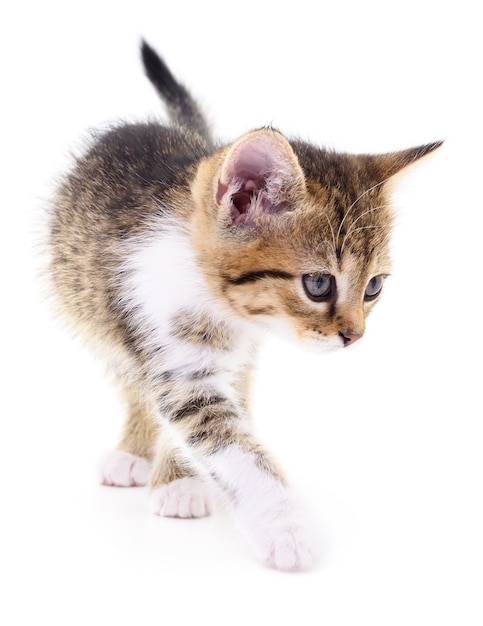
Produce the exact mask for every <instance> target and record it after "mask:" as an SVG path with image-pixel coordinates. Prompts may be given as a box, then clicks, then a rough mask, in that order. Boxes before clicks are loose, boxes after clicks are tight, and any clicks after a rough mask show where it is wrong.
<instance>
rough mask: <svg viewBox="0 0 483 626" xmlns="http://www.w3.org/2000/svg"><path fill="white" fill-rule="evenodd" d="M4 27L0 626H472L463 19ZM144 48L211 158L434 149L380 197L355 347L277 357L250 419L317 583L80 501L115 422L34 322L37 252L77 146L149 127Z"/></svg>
mask: <svg viewBox="0 0 483 626" xmlns="http://www.w3.org/2000/svg"><path fill="white" fill-rule="evenodd" d="M12 6H14V5H13V4H10V8H5V7H4V8H3V9H2V18H1V27H0V28H1V31H2V32H1V37H0V46H1V50H0V52H1V56H0V63H1V68H2V69H1V72H2V73H1V100H0V106H1V113H2V114H1V140H0V150H1V159H2V163H1V180H2V184H1V224H2V228H1V230H0V237H1V246H0V250H1V254H2V260H1V271H2V306H1V309H0V311H1V312H0V315H1V320H2V325H1V331H2V342H1V346H2V347H1V354H2V363H3V373H2V378H1V380H2V409H1V410H2V415H1V420H0V429H1V433H0V447H1V448H0V462H1V468H0V477H1V478H0V481H1V483H0V484H1V491H0V493H1V498H2V506H1V518H0V526H1V528H0V541H1V546H0V548H1V553H0V570H1V574H2V577H3V580H2V582H1V596H2V599H1V601H0V622H1V623H2V624H6V625H7V624H8V625H9V626H10V625H17V624H22V625H23V624H34V623H49V624H51V625H66V624H68V625H77V624H82V625H84V624H92V625H94V626H97V625H98V624H99V625H100V624H116V625H118V624H119V625H124V624H134V623H135V624H158V623H159V624H165V623H166V624H168V623H177V624H191V623H194V620H197V621H199V622H201V623H202V624H205V623H210V624H215V625H221V624H235V625H237V624H247V623H248V624H321V625H322V624H323V625H327V626H336V625H351V626H353V625H357V624H361V623H370V624H372V625H374V626H375V625H381V626H382V625H384V626H387V625H391V626H394V625H399V624H404V625H407V624H411V626H419V625H421V626H422V625H424V626H427V625H429V624H438V625H446V624H451V625H453V624H454V625H458V626H459V625H462V624H464V625H465V626H471V625H481V624H482V623H483V606H482V603H483V598H482V596H483V593H482V592H483V584H482V583H483V574H482V568H483V565H482V563H483V541H482V530H483V512H482V478H483V460H482V454H481V450H482V436H483V428H482V418H483V411H482V401H481V358H482V342H481V334H482V331H483V329H482V313H481V282H482V276H481V274H482V273H481V269H482V262H481V258H482V256H481V232H482V230H481V226H482V218H481V215H482V209H483V207H482V193H481V182H480V181H481V165H482V164H481V145H482V144H481V142H482V127H481V111H482V105H483V102H482V96H481V63H482V59H483V49H482V45H481V43H480V42H481V29H480V28H479V24H481V18H480V12H479V9H478V7H477V3H476V2H470V1H468V0H461V1H460V2H458V3H450V2H440V1H434V2H431V1H428V0H416V1H414V0H407V1H405V2H400V3H391V2H387V1H386V2H382V1H381V2H377V1H375V0H367V1H365V2H358V1H356V0H348V1H344V0H341V1H339V2H319V3H317V2H315V1H313V0H310V1H308V0H298V2H296V3H285V4H284V3H282V2H279V1H277V2H275V1H270V2H263V0H259V1H257V2H254V1H252V0H246V1H244V2H235V3H228V2H226V1H224V2H216V1H215V0H205V1H203V2H195V1H194V0H187V1H186V2H181V1H179V2H173V1H171V2H169V3H168V2H162V1H161V0H159V1H157V2H148V1H147V0H139V1H138V2H136V3H125V2H120V1H117V2H102V1H100V0H96V1H95V2H94V1H90V0H86V1H84V2H82V3H80V2H79V3H75V4H74V3H67V2H64V3H60V2H59V3H57V2H49V1H44V2H18V3H16V4H15V8H11V7H12ZM477 11H478V12H477ZM142 36H144V37H146V39H147V40H148V41H149V42H150V43H151V44H152V45H153V46H154V47H156V48H157V49H158V51H159V52H160V53H162V54H163V55H164V56H165V58H166V60H167V61H168V62H169V63H170V65H171V67H172V68H173V70H174V71H175V73H177V75H178V76H179V77H180V78H181V79H182V80H183V81H184V82H185V83H186V84H188V85H189V86H190V88H192V90H193V92H194V93H195V94H196V95H197V96H198V97H199V98H200V100H201V102H202V103H203V105H204V107H205V109H206V111H207V112H208V114H209V116H210V119H211V120H212V121H213V125H214V128H215V130H216V133H217V134H218V135H219V136H221V137H222V138H224V139H227V140H228V139H232V138H235V137H236V136H237V135H239V134H241V133H243V132H244V131H246V130H249V129H251V128H253V127H257V126H261V125H264V124H267V123H273V124H274V125H275V126H277V127H279V128H281V129H282V130H284V131H285V132H286V133H288V134H292V135H293V134H297V135H299V136H301V137H302V138H304V139H310V140H312V141H313V142H314V143H318V144H321V145H328V146H331V147H335V148H338V149H341V150H349V151H354V152H356V151H362V152H377V151H384V150H394V149H400V148H404V147H408V146H410V145H417V144H420V143H425V142H428V141H433V140H436V139H440V138H446V139H447V141H446V144H445V147H444V149H442V150H441V151H440V152H439V153H438V154H435V155H434V156H433V157H432V158H430V159H428V160H426V162H425V163H424V164H421V166H420V167H419V168H418V169H417V170H414V171H413V173H411V174H410V175H408V176H407V177H406V178H405V180H404V181H403V182H402V183H401V186H400V188H399V190H398V193H397V197H396V198H395V200H396V203H397V206H398V207H399V210H400V219H399V224H398V229H397V233H396V237H395V240H394V259H395V264H394V275H393V277H392V278H391V279H390V280H389V281H388V284H387V289H386V293H385V295H384V299H383V301H382V302H381V303H380V304H379V305H378V307H376V310H375V311H374V313H373V314H372V315H371V317H370V318H369V323H368V331H367V336H366V337H365V339H364V341H363V342H362V344H361V345H360V346H357V347H356V348H354V350H347V351H343V352H342V353H340V354H335V355H326V356H322V357H321V356H317V357H316V356H314V355H311V354H306V353H304V352H302V351H299V350H298V349H296V348H294V347H292V346H286V345H284V344H282V343H278V341H277V340H275V339H270V340H269V341H268V343H267V346H266V348H265V350H264V352H263V358H262V360H261V363H260V368H259V372H258V376H257V384H256V388H255V396H254V412H255V418H256V422H257V424H258V428H259V432H260V436H261V437H262V439H263V440H264V441H265V442H267V444H268V446H269V447H270V448H271V450H272V451H273V452H274V454H275V455H276V457H277V458H278V459H279V461H280V462H281V464H282V465H283V466H284V467H285V468H286V470H287V473H288V475H289V476H290V478H291V480H292V482H293V483H294V484H295V485H296V486H297V488H298V489H299V491H300V492H301V493H302V494H303V496H304V497H305V498H306V499H307V501H308V502H309V503H310V505H311V506H312V508H313V510H314V515H315V516H316V518H317V519H318V520H319V526H320V533H321V536H322V540H323V544H324V550H323V555H322V559H321V561H320V562H319V564H318V565H317V567H316V568H315V569H314V570H313V571H312V572H309V573H305V574H283V573H279V572H276V571H272V570H269V569H266V568H265V567H263V566H262V565H261V564H260V563H258V562H257V561H256V560H255V559H254V558H253V555H252V554H251V552H250V551H249V550H248V548H247V546H246V545H245V544H244V543H243V541H242V540H241V539H240V538H239V537H238V536H237V534H236V533H235V532H234V530H233V529H232V527H231V524H230V522H229V521H228V520H226V519H225V518H224V517H223V516H222V515H217V516H214V517H211V518H209V519H204V520H197V521H181V520H168V519H160V518H156V517H154V516H151V515H150V514H149V513H148V512H147V510H146V495H147V494H146V491H145V490H144V489H133V490H122V489H121V490H116V489H110V488H105V487H104V488H103V487H100V486H98V485H97V483H96V474H95V468H96V464H97V460H98V457H99V456H100V454H101V453H102V452H103V451H104V450H105V449H107V448H110V447H112V446H113V445H114V444H115V442H116V437H117V434H118V431H119V427H120V424H121V414H122V407H121V406H120V405H119V404H118V400H117V397H116V395H115V391H114V389H112V388H111V387H110V386H109V384H108V383H107V382H106V379H105V377H104V374H103V369H102V365H101V364H99V363H97V362H96V361H94V360H93V359H91V356H90V354H89V353H88V352H87V351H85V350H84V349H83V348H82V347H81V345H80V344H79V343H77V342H76V341H75V340H73V339H71V337H70V335H69V333H67V332H66V331H65V330H63V329H62V328H61V326H60V325H59V323H58V322H55V321H54V320H53V319H52V317H51V315H50V312H49V307H48V306H47V304H46V302H45V298H44V295H43V293H42V283H41V281H40V279H39V278H38V267H39V252H38V249H37V248H36V242H37V241H38V240H39V234H40V232H41V223H42V219H41V218H42V210H43V209H42V207H43V206H44V204H45V202H44V201H45V198H46V197H48V194H49V190H50V188H51V186H52V183H53V181H54V179H55V176H57V175H58V174H59V173H60V172H61V171H62V170H63V168H65V166H66V163H67V162H68V154H69V151H70V150H71V149H72V148H73V147H75V146H78V145H79V139H80V138H81V137H82V135H83V133H85V131H86V129H87V128H89V127H92V126H99V125H101V124H103V123H105V122H107V121H112V120H116V119H118V118H120V117H121V118H128V119H139V118H143V117H146V116H147V115H150V116H154V115H162V107H161V106H160V103H159V102H158V100H157V98H156V96H155V94H154V92H153V90H152V88H151V86H150V85H149V83H148V81H147V80H146V78H145V77H144V76H143V73H142V69H141V64H140V60H139V52H138V47H139V41H140V38H141V37H142ZM173 271H176V268H173ZM186 288H187V289H189V285H187V286H186Z"/></svg>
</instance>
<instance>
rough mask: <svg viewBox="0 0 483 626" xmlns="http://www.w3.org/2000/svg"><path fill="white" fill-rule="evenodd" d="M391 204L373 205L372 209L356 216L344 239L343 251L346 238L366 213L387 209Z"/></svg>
mask: <svg viewBox="0 0 483 626" xmlns="http://www.w3.org/2000/svg"><path fill="white" fill-rule="evenodd" d="M388 206H389V204H380V205H379V206H376V207H373V208H372V209H368V210H367V211H364V212H363V213H361V214H360V215H358V216H357V217H356V219H355V220H354V221H353V222H352V224H351V225H350V227H349V230H348V231H347V232H346V234H345V237H344V239H343V240H342V246H341V251H342V249H343V248H344V244H345V240H346V239H347V237H348V236H349V235H350V234H351V231H352V229H353V228H354V224H356V223H357V222H358V221H359V220H360V219H361V218H362V217H364V215H368V214H369V213H373V212H374V211H377V210H378V209H385V208H386V207H388Z"/></svg>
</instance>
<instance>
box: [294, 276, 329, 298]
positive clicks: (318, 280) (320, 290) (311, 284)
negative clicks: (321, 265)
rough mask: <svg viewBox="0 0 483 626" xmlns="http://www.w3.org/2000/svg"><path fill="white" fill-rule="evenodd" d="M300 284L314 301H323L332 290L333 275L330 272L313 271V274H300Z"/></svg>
mask: <svg viewBox="0 0 483 626" xmlns="http://www.w3.org/2000/svg"><path fill="white" fill-rule="evenodd" d="M302 284H303V286H304V290H305V293H306V294H307V295H308V297H309V298H310V299H311V300H314V302H324V301H325V300H328V299H329V298H330V296H331V295H332V292H333V290H334V284H335V282H334V277H333V276H331V275H330V274H321V273H319V272H314V273H313V274H304V275H303V276H302Z"/></svg>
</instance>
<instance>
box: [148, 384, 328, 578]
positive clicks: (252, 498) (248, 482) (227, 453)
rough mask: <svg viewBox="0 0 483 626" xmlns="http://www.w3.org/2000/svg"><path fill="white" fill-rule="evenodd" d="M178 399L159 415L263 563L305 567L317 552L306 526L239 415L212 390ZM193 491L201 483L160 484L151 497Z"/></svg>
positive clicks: (189, 494)
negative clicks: (184, 446) (175, 434)
mask: <svg viewBox="0 0 483 626" xmlns="http://www.w3.org/2000/svg"><path fill="white" fill-rule="evenodd" d="M183 395H184V399H183V402H182V403H181V402H180V401H179V400H177V401H176V402H173V403H169V402H168V403H167V402H166V399H164V406H163V414H164V416H165V417H166V418H167V419H168V420H169V422H170V426H171V427H172V428H173V429H174V430H175V431H176V432H177V436H179V437H180V439H183V441H184V442H185V443H186V452H187V453H188V454H189V455H190V456H192V457H193V460H194V465H195V466H196V467H197V469H198V470H199V471H200V470H201V471H202V472H203V474H204V479H205V480H207V481H208V483H211V487H212V489H213V492H214V493H215V495H216V496H218V497H219V499H220V500H221V501H222V503H223V504H224V505H225V506H226V507H227V508H228V510H229V511H230V512H231V514H232V515H233V517H234V518H235V521H236V523H237V525H238V527H239V529H240V530H241V532H242V533H243V534H244V535H245V536H246V537H247V539H248V540H249V542H250V543H251V544H252V545H253V546H254V548H255V550H256V552H257V553H258V554H259V556H260V557H261V558H262V559H263V560H264V561H265V562H267V563H268V564H270V565H272V566H274V567H277V568H278V569H282V570H302V569H307V568H309V567H310V566H311V565H312V563H313V561H314V559H315V556H316V551H317V550H316V546H317V542H316V540H315V535H314V533H313V532H312V529H311V524H310V523H309V521H308V519H307V517H306V516H305V515H304V513H303V512H302V510H301V508H300V506H299V505H298V504H297V503H296V501H295V498H294V497H293V494H292V493H291V490H290V489H289V488H288V487H287V485H286V483H285V480H284V478H283V477H282V476H281V473H280V472H279V471H278V469H277V468H276V466H275V464H274V463H273V461H272V460H271V459H270V458H269V456H268V455H267V454H266V453H265V452H264V451H263V449H262V447H261V446H260V444H258V442H256V441H255V440H254V438H253V437H252V435H251V434H250V432H249V426H248V424H247V422H246V417H245V415H244V414H243V411H242V410H241V409H240V408H239V407H236V406H235V404H234V403H233V402H232V401H230V400H229V399H228V398H227V397H225V396H224V395H223V394H222V393H221V392H219V391H215V390H214V389H213V388H210V389H204V390H203V391H201V390H200V389H199V388H198V389H196V390H193V391H192V392H191V394H189V395H187V394H183ZM177 398H179V395H177ZM196 480H197V481H199V479H196ZM194 488H198V489H200V490H201V493H206V491H205V489H206V488H205V484H203V483H201V481H199V482H197V484H196V485H195V484H194V483H193V482H192V481H191V482H190V481H189V480H187V479H184V478H183V479H181V480H174V481H173V482H172V483H171V484H165V485H161V487H160V488H159V489H160V491H157V490H154V491H153V496H154V497H155V498H156V497H158V494H161V496H162V497H163V498H164V497H168V498H169V493H168V492H169V490H170V489H173V490H174V495H173V497H174V496H175V495H176V493H178V492H179V493H181V494H183V495H182V497H184V496H186V497H187V498H188V499H190V500H191V501H193V500H194V498H195V492H194V491H193V489H194ZM176 497H177V495H176ZM160 514H163V513H160Z"/></svg>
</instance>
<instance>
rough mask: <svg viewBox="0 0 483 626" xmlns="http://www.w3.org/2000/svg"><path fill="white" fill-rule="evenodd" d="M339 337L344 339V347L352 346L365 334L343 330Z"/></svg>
mask: <svg viewBox="0 0 483 626" xmlns="http://www.w3.org/2000/svg"><path fill="white" fill-rule="evenodd" d="M339 335H340V336H341V337H342V341H343V342H344V346H350V345H352V344H353V343H355V342H356V341H357V340H358V339H360V338H361V337H362V335H363V333H358V332H356V331H354V330H341V331H340V333H339Z"/></svg>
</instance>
